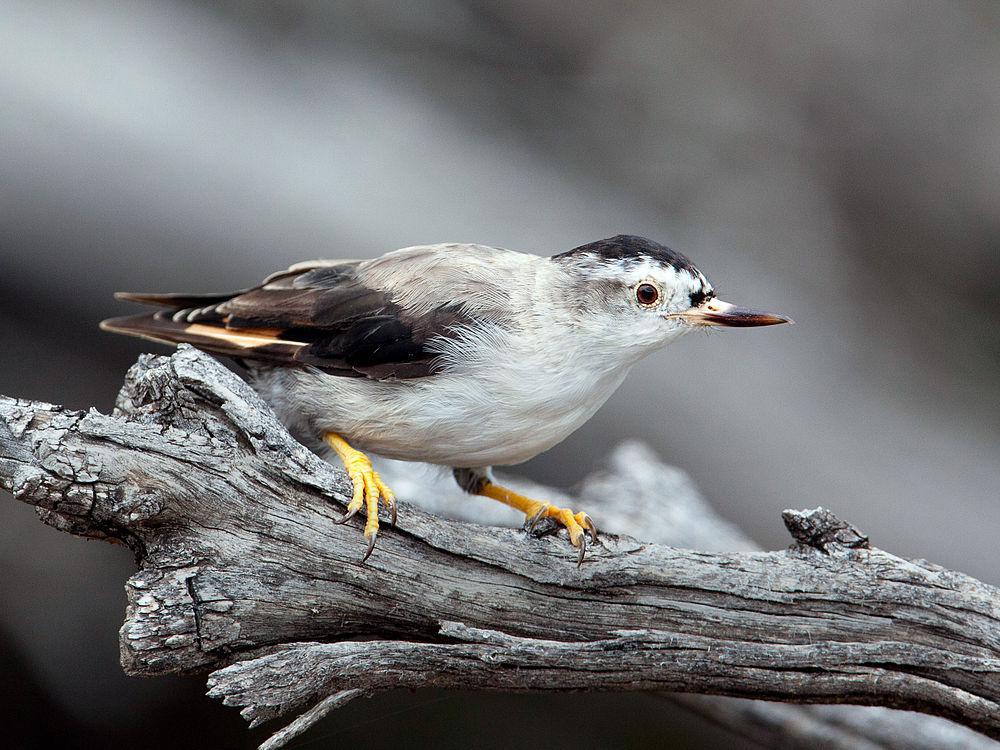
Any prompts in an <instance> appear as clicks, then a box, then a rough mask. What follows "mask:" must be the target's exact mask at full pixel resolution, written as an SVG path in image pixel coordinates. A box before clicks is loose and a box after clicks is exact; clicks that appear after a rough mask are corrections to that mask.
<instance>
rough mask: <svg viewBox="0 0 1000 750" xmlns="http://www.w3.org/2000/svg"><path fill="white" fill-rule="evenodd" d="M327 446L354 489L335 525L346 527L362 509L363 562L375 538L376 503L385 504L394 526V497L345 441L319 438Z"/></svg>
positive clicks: (367, 461)
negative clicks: (364, 543) (363, 520)
mask: <svg viewBox="0 0 1000 750" xmlns="http://www.w3.org/2000/svg"><path fill="white" fill-rule="evenodd" d="M323 438H324V440H326V443H327V445H329V446H330V447H331V448H333V450H334V451H335V452H336V454H337V455H338V456H340V460H341V461H343V462H344V469H345V470H346V471H347V475H348V476H349V477H350V478H351V483H352V484H353V485H354V496H353V497H352V498H351V502H349V503H348V504H347V512H346V513H344V515H343V516H341V517H340V518H339V519H337V523H347V522H348V521H349V520H351V519H352V518H354V516H355V515H356V514H357V512H358V511H359V510H361V508H362V506H364V509H365V514H366V515H367V516H368V520H367V521H366V522H365V539H367V540H368V549H367V550H365V554H364V555H363V556H362V558H361V562H364V561H365V560H367V559H368V557H369V556H370V555H371V553H372V550H374V549H375V539H376V538H377V537H378V509H379V501H380V500H381V502H382V503H384V504H385V507H386V508H388V510H389V513H390V515H391V517H392V523H393V524H395V523H396V496H395V495H394V494H392V490H390V489H389V488H388V487H386V486H385V482H383V481H382V478H381V477H380V476H379V475H378V472H377V471H375V470H374V469H373V468H372V462H371V460H370V459H369V458H368V456H366V455H365V454H364V453H362V452H361V451H359V450H355V449H354V448H352V447H351V446H350V445H348V444H347V441H346V440H344V438H342V437H341V436H340V435H338V434H337V433H335V432H328V433H326V435H324V436H323Z"/></svg>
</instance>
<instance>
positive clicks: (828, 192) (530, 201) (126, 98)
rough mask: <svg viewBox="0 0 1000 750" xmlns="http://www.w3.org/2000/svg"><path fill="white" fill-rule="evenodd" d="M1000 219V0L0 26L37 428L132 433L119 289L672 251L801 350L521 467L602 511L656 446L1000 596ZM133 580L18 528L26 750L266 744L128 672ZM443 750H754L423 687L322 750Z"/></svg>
mask: <svg viewBox="0 0 1000 750" xmlns="http://www.w3.org/2000/svg"><path fill="white" fill-rule="evenodd" d="M998 209H1000V4H998V3H996V2H992V1H990V0H987V1H985V2H950V3H942V2H931V1H927V2H893V1H890V0H887V1H885V2H867V3H865V2H862V3H857V2H850V3H848V2H829V1H828V0H816V1H815V2H777V1H776V2H748V1H741V2H728V1H727V2H723V1H721V0H718V1H711V2H705V1H704V0H697V1H694V0H692V2H678V3H663V2H659V1H656V0H638V1H636V2H629V3H625V4H623V3H621V2H618V1H617V0H606V1H605V0H588V1H587V2H577V3H572V4H569V3H539V2H529V1H528V0H500V1H499V2H477V1H476V0H430V1H428V2H423V3H400V2H388V0H383V1H378V0H373V1H371V2H360V1H359V2H343V3H328V2H323V1H322V0H289V1H288V2H278V3H275V2H264V1H263V0H258V1H251V0H215V1H214V2H200V3H199V2H193V1H191V2H183V1H181V0H175V1H173V2H168V1H167V0H159V1H155V0H134V1H133V2H131V3H118V2H111V1H110V0H108V1H106V2H101V1H100V0H77V1H76V2H46V1H44V0H6V2H4V3H2V4H0V347H2V352H3V355H2V360H0V362H2V365H0V393H4V394H7V395H14V396H22V397H25V398H33V399H40V400H45V401H53V402H57V403H64V404H67V405H68V406H71V407H76V408H85V407H89V406H91V405H93V406H96V407H97V408H99V409H101V410H108V409H110V408H111V406H112V403H113V400H114V397H115V393H116V391H117V389H118V387H119V385H120V383H121V380H122V376H123V374H124V372H125V370H126V368H127V367H128V366H129V365H130V364H131V363H132V362H133V361H134V359H135V357H136V356H137V355H138V354H139V352H141V351H144V350H148V349H150V348H151V347H152V346H153V345H148V344H143V343H142V342H139V341H136V340H127V339H124V338H118V337H114V336H111V335H108V334H102V333H100V332H98V330H97V322H98V321H99V320H100V319H101V318H104V317H108V316H110V315H113V314H121V313H122V312H123V311H124V310H125V309H126V308H125V306H123V305H120V304H117V303H115V302H114V301H113V300H112V298H111V294H112V292H113V291H115V290H119V289H129V290H142V291H226V290H229V289H233V288H238V287H243V286H246V285H249V284H252V283H254V282H256V281H258V280H259V279H260V278H261V277H262V276H263V275H265V274H267V273H269V272H271V271H273V270H275V269H280V268H283V267H285V266H287V265H288V264H289V263H292V262H294V261H297V260H303V259H309V258H316V257H370V256H374V255H378V254H381V253H382V252H384V251H386V250H390V249H394V248H397V247H401V246H405V245H412V244H420V243H427V242H442V241H460V242H462V241H464V242H479V243H484V244H491V245H498V246H503V247H510V248H515V249H521V250H527V251H532V252H537V253H540V254H546V255H547V254H551V253H553V252H559V251H563V250H567V249H569V248H572V247H575V246H577V245H579V244H582V243H584V242H587V241H590V240H594V239H598V238H602V237H606V236H610V235H613V234H616V233H619V232H629V233H634V234H643V235H647V236H649V237H652V238H654V239H656V240H659V241H661V242H664V243H666V244H669V245H671V246H672V247H675V248H676V249H679V250H681V251H682V252H684V253H686V254H688V255H689V256H690V257H692V258H693V259H694V260H695V262H696V263H697V264H698V265H699V266H700V268H701V269H702V270H703V271H705V272H706V274H707V275H708V276H709V278H710V279H712V280H713V281H714V283H715V284H716V286H717V287H718V288H719V289H720V290H721V292H722V295H723V296H724V298H725V299H727V300H731V301H733V302H739V303H744V304H748V305H754V306H760V307H765V308H770V309H775V310H779V311H781V312H785V313H787V314H789V315H791V316H792V317H793V318H795V320H796V322H797V325H796V326H794V327H791V328H787V327H785V328H778V329H763V330H749V331H734V332H730V333H727V334H725V335H719V336H692V337H688V338H687V339H685V340H683V341H681V342H679V343H678V344H675V345H674V346H672V347H671V348H669V349H667V350H665V351H663V352H660V353H659V354H656V355H654V356H653V357H651V358H649V359H648V360H646V361H645V362H643V363H642V364H641V365H640V366H638V367H637V368H636V370H635V371H634V372H633V374H632V376H631V377H630V378H629V379H628V380H627V381H626V383H625V385H624V386H623V387H622V388H621V390H620V391H619V392H618V393H617V394H616V395H615V396H614V397H613V398H612V399H611V401H610V402H609V403H608V404H607V405H606V406H605V407H604V408H603V409H602V410H601V411H600V412H599V413H598V414H597V416H596V417H594V419H593V420H592V421H591V422H590V423H589V424H587V425H586V426H585V427H584V428H582V429H581V430H580V431H578V432H577V433H576V434H575V435H573V436H572V437H570V438H569V439H568V440H566V441H565V442H564V443H563V444H562V445H560V446H558V447H556V448H555V449H553V450H551V451H550V452H548V453H547V454H545V455H542V456H540V457H538V458H537V459H535V460H533V461H531V462H530V463H528V464H526V465H524V466H523V467H521V468H520V469H518V471H522V472H523V473H525V474H526V475H528V476H530V477H531V478H533V479H535V480H538V481H541V482H544V483H547V484H550V485H556V486H561V487H567V488H572V485H573V483H574V481H576V480H577V479H578V478H579V477H580V476H581V474H582V473H584V472H585V471H589V470H590V469H591V468H593V467H595V466H597V465H599V464H600V462H601V459H602V456H603V455H604V454H605V452H606V451H607V449H608V448H609V447H610V446H611V445H613V444H615V443H617V442H618V441H620V440H622V439H624V438H629V437H638V438H641V439H643V440H645V441H647V442H648V443H649V444H651V445H652V446H653V447H654V448H655V449H656V451H657V452H659V453H660V454H661V455H662V456H663V457H664V458H665V459H666V460H667V461H669V462H671V463H674V464H676V465H678V466H680V467H682V468H683V469H684V470H685V471H687V472H688V473H690V474H691V476H692V477H693V478H694V480H695V481H696V483H697V484H698V486H699V487H700V488H701V490H702V491H703V493H704V494H705V495H706V497H707V498H708V499H709V500H710V501H711V502H712V503H713V504H714V506H715V507H716V508H717V509H718V510H719V511H720V513H721V514H722V515H724V516H725V517H726V518H728V519H730V520H731V521H733V522H735V523H737V524H738V525H740V526H741V527H743V528H744V529H745V530H747V531H748V532H749V533H750V534H751V535H752V536H753V537H754V538H755V539H756V540H757V541H758V542H760V543H761V544H763V545H764V546H765V547H768V548H780V547H783V546H785V545H786V544H787V543H788V539H787V538H786V534H785V532H784V530H783V528H782V524H781V522H780V519H779V512H780V510H781V509H782V508H785V507H790V506H794V507H813V506H816V505H820V504H822V505H824V506H828V507H830V508H833V509H834V510H835V511H837V512H838V513H839V514H840V515H841V516H842V517H844V518H847V519H850V520H851V521H853V522H854V523H856V524H858V525H859V526H860V527H862V528H863V529H865V530H866V531H868V532H869V533H870V535H871V538H872V540H873V541H874V543H875V544H877V545H878V546H880V547H882V548H885V549H887V550H890V551H892V552H895V553H898V554H901V555H904V556H910V557H923V558H927V559H930V560H933V561H935V562H938V563H941V564H943V565H946V566H948V567H951V568H956V569H959V570H962V571H964V572H967V573H969V574H972V575H974V576H977V577H979V578H981V579H984V580H986V581H988V582H991V583H994V584H1000V567H998V564H997V538H998V534H1000V502H998V500H1000V430H998V427H1000V377H998V364H1000V305H998V301H1000V210H998ZM157 350H158V351H166V350H165V349H157ZM132 569H133V562H132V560H131V559H130V557H129V555H128V553H127V552H126V551H124V550H122V549H120V548H115V547H111V546H110V545H105V544H100V543H96V542H84V541H81V540H79V539H75V538H70V537H68V536H65V535H61V534H59V533H58V532H56V531H54V530H52V529H50V528H48V527H45V526H43V525H42V524H40V523H39V522H38V521H37V520H36V519H35V517H34V513H33V512H32V510H31V509H30V508H28V507H26V506H22V505H20V504H17V503H15V502H13V501H12V500H11V498H10V497H9V496H5V497H3V498H0V602H2V608H0V662H2V664H0V687H2V690H3V694H2V695H0V700H2V702H3V703H4V705H6V706H9V707H11V708H12V711H11V715H10V717H9V718H8V719H7V723H8V724H9V729H8V730H7V731H8V734H9V736H11V737H13V738H14V744H13V745H10V746H12V747H22V746H23V747H34V746H36V745H42V744H44V743H45V742H47V741H49V740H52V739H58V741H59V742H60V744H61V745H62V746H64V747H76V746H80V747H89V746H93V745H94V744H95V743H104V742H109V741H115V742H118V743H126V742H127V743H129V744H137V745H138V744H142V745H145V746H147V747H150V748H159V747H186V746H203V747H208V746H211V747H234V748H236V747H250V746H252V745H253V744H254V743H255V742H259V741H260V740H261V738H262V737H263V736H265V735H266V732H265V733H264V734H262V733H261V732H260V731H258V732H255V733H251V732H248V731H246V730H245V728H244V726H243V724H242V720H241V719H240V718H239V717H238V715H237V713H236V712H235V711H233V710H231V709H227V708H223V707H222V706H220V705H216V704H214V703H213V702H211V701H209V700H208V699H207V698H204V697H203V695H202V694H203V691H204V682H203V680H202V679H157V680H139V679H129V678H126V677H124V676H123V675H122V673H121V671H120V668H119V666H118V661H117V629H118V627H119V626H120V624H121V620H122V614H123V608H124V602H125V598H124V592H123V582H124V579H125V578H126V577H127V575H128V574H129V573H130V572H131V571H132ZM554 710H564V711H566V712H567V716H569V717H570V721H571V722H572V721H577V720H578V721H580V722H581V724H580V725H581V727H588V729H586V731H584V730H583V729H581V732H580V733H575V732H567V731H566V725H565V723H556V722H554V721H552V719H551V718H550V717H551V716H552V715H553V714H552V712H553V711H554ZM623 716H624V717H630V718H628V719H627V720H625V719H623V718H622V717H623ZM420 741H428V742H430V741H433V742H434V743H435V744H436V745H437V746H439V747H442V748H449V747H466V746H469V745H471V744H472V743H473V741H475V743H476V744H477V746H479V747H494V746H495V747H509V746H511V745H512V744H513V745H515V746H517V745H519V744H526V743H528V742H529V741H530V742H531V743H533V744H545V745H546V746H548V747H551V748H559V747H567V748H568V747H573V748H577V749H579V748H581V747H590V746H593V747H601V746H609V745H616V746H619V747H639V746H644V747H650V746H661V747H694V748H701V747H705V748H708V747H733V746H734V743H736V746H738V741H737V740H734V739H733V738H732V737H730V736H728V735H725V734H723V733H722V732H721V730H716V729H713V728H711V727H710V726H708V725H707V724H705V723H703V722H701V721H700V720H696V719H693V718H690V717H687V716H686V715H684V714H682V713H681V712H680V711H679V710H677V709H673V708H671V707H670V706H669V705H667V704H666V703H665V702H663V701H661V700H657V699H655V698H653V697H648V696H614V695H609V696H561V697H539V696H484V695H467V694H452V693H422V692H417V693H416V694H412V695H411V694H390V695H386V696H381V697H378V698H375V699H372V700H370V701H360V702H356V703H354V704H351V705H350V706H349V707H347V708H345V709H343V710H341V711H340V712H338V713H336V714H335V715H334V716H332V717H330V718H328V719H327V720H326V721H324V722H323V723H322V724H320V725H319V726H318V727H316V728H315V729H314V730H313V731H312V732H310V733H309V734H307V735H305V736H304V737H303V738H302V740H300V741H299V742H298V743H296V744H295V745H293V746H294V747H334V746H339V745H340V744H346V743H351V744H354V745H360V746H362V747H389V746H391V745H392V746H405V745H406V744H407V743H409V744H415V743H418V742H420Z"/></svg>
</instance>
